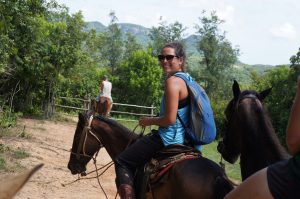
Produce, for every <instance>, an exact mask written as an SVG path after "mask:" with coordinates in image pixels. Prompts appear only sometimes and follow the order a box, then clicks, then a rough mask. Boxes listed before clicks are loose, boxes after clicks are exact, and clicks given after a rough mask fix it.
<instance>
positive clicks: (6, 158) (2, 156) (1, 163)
mask: <svg viewBox="0 0 300 199" xmlns="http://www.w3.org/2000/svg"><path fill="white" fill-rule="evenodd" d="M29 156H30V154H29V153H28V152H26V151H25V150H23V149H20V148H18V149H16V150H14V149H11V148H10V147H8V146H6V145H4V144H0V171H1V170H2V171H6V172H14V171H17V170H20V169H23V168H24V167H23V166H22V165H21V164H20V162H19V160H20V159H24V158H27V157H29Z"/></svg>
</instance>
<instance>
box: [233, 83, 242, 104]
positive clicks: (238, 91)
mask: <svg viewBox="0 0 300 199" xmlns="http://www.w3.org/2000/svg"><path fill="white" fill-rule="evenodd" d="M232 91H233V96H234V99H235V100H236V99H238V97H239V95H240V94H241V89H240V86H239V83H238V82H237V81H236V80H234V81H233V85H232Z"/></svg>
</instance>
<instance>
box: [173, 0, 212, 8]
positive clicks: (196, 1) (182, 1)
mask: <svg viewBox="0 0 300 199" xmlns="http://www.w3.org/2000/svg"><path fill="white" fill-rule="evenodd" d="M209 2H210V1H209V0H178V1H177V4H178V7H179V8H202V9H204V6H207V5H208V3H209Z"/></svg>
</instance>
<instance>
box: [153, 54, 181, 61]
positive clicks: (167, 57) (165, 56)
mask: <svg viewBox="0 0 300 199" xmlns="http://www.w3.org/2000/svg"><path fill="white" fill-rule="evenodd" d="M174 57H176V58H179V57H178V56H176V55H158V56H157V58H158V60H159V61H164V60H165V59H166V60H167V61H171V60H173V59H174Z"/></svg>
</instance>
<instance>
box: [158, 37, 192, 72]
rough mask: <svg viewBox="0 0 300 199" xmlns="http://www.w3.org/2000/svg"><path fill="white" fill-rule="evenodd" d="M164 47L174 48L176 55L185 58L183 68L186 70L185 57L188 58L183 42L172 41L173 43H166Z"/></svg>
mask: <svg viewBox="0 0 300 199" xmlns="http://www.w3.org/2000/svg"><path fill="white" fill-rule="evenodd" d="M164 48H173V49H174V50H175V54H176V56H178V57H180V58H182V59H183V63H182V66H181V68H182V70H183V71H185V59H186V55H185V50H184V47H183V45H182V44H181V43H179V42H171V43H168V44H166V45H164V47H163V48H162V49H164Z"/></svg>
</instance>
